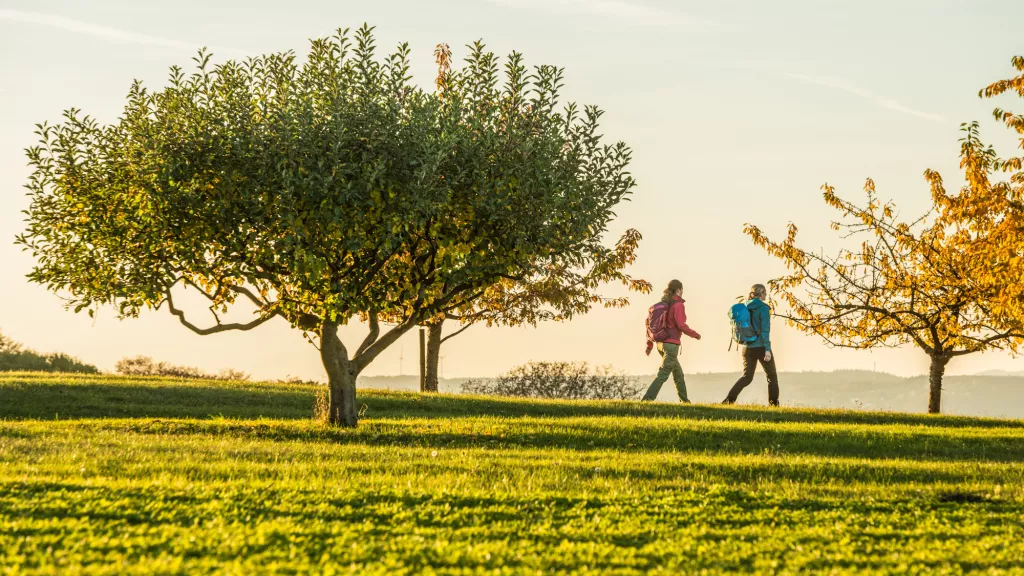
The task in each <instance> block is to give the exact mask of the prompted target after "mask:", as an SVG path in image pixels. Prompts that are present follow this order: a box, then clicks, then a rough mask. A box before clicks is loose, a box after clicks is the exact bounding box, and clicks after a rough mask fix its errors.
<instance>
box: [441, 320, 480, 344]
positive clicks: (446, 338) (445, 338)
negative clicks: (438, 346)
mask: <svg viewBox="0 0 1024 576" xmlns="http://www.w3.org/2000/svg"><path fill="white" fill-rule="evenodd" d="M472 326H473V323H472V322H469V323H468V324H466V325H465V326H463V327H462V328H459V329H458V330H456V331H455V332H452V333H451V334H449V335H447V336H445V337H444V338H441V343H442V344H444V343H445V342H446V341H448V340H449V339H450V338H454V337H456V336H458V335H459V334H462V333H463V332H465V331H466V330H469V329H470V328H471V327H472Z"/></svg>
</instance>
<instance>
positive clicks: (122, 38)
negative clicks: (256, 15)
mask: <svg viewBox="0 0 1024 576" xmlns="http://www.w3.org/2000/svg"><path fill="white" fill-rule="evenodd" d="M0 21H7V22H17V23H19V24H37V25H40V26H49V27H51V28H57V29H60V30H67V31H68V32H75V33H78V34H85V35H88V36H97V37H100V38H106V39H108V40H115V41H118V42H128V43H132V44H145V45H147V46H160V47H163V48H174V49H176V50H189V51H192V50H196V49H198V48H199V47H200V46H199V45H198V44H195V43H192V42H184V41H181V40H172V39H170V38H161V37H159V36H150V35H149V34H140V33H138V32H129V31H127V30H119V29H117V28H110V27H108V26H100V25H97V24H90V23H89V22H83V21H81V20H74V19H71V18H65V17H64V16H59V15H57V14H48V13H44V12H26V11H23V10H6V9H5V10H0ZM210 50H212V51H214V52H229V53H233V54H237V55H243V54H245V53H246V51H245V50H239V49H237V48H230V47H227V46H210Z"/></svg>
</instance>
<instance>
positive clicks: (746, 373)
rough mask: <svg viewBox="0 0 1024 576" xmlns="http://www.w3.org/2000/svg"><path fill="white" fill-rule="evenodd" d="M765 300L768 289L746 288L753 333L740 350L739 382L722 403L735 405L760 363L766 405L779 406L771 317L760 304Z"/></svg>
mask: <svg viewBox="0 0 1024 576" xmlns="http://www.w3.org/2000/svg"><path fill="white" fill-rule="evenodd" d="M767 297H768V290H767V289H766V288H765V287H764V284H754V285H753V286H752V287H751V288H750V299H749V300H747V302H746V308H747V310H749V312H750V328H751V329H752V330H753V335H752V336H751V337H750V338H749V342H746V343H745V344H744V346H743V348H742V353H743V376H740V379H739V380H737V381H736V384H734V385H733V387H732V389H731V390H729V395H728V396H726V397H725V401H723V402H722V403H723V404H734V403H735V402H736V398H738V397H739V395H740V392H742V391H743V389H744V388H746V387H747V386H749V385H750V383H751V382H753V380H754V371H755V370H756V369H757V365H758V364H761V368H763V369H764V373H765V375H766V376H767V377H768V404H769V405H770V406H778V405H779V375H778V373H777V372H776V371H775V355H774V354H772V341H771V316H772V314H771V308H770V307H769V306H768V305H767V304H765V302H764V301H765V299H766V298H767ZM734 322H735V320H734ZM737 333H739V331H737Z"/></svg>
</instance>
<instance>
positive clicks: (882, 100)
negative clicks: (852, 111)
mask: <svg viewBox="0 0 1024 576" xmlns="http://www.w3.org/2000/svg"><path fill="white" fill-rule="evenodd" d="M785 75H786V76H787V77H789V78H793V79H794V80H799V81H801V82H805V83H807V84H817V85H819V86H827V87H829V88H835V89H837V90H842V91H844V92H849V93H850V94H855V95H857V96H860V97H861V98H865V99H867V100H871V101H872V102H874V103H875V104H877V105H879V106H881V107H882V108H887V109H889V110H893V111H895V112H900V113H902V114H909V115H911V116H917V117H918V118H924V119H926V120H932V121H934V122H945V118H943V117H942V116H939V115H937V114H931V113H929V112H922V111H921V110H918V109H916V108H911V107H910V106H907V105H905V104H901V103H900V102H897V101H896V100H893V99H892V98H886V97H885V96H879V95H877V94H875V93H873V92H871V91H870V90H867V89H865V88H861V87H860V86H856V85H854V84H851V83H850V82H848V81H846V80H843V79H842V78H836V77H835V76H807V75H805V74H794V73H792V72H785Z"/></svg>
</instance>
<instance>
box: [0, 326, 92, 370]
mask: <svg viewBox="0 0 1024 576" xmlns="http://www.w3.org/2000/svg"><path fill="white" fill-rule="evenodd" d="M22 370H25V371H39V372H81V373H84V374H97V373H99V370H98V369H97V368H96V367H95V366H93V365H92V364H86V363H84V362H82V361H80V360H79V359H78V358H74V357H71V356H68V355H67V354H59V353H54V354H41V353H39V352H36V351H35V350H29V349H26V348H25V347H23V346H22V345H21V344H19V343H17V342H15V341H14V340H11V339H10V338H8V337H6V336H4V335H3V334H0V372H12V371H22Z"/></svg>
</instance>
